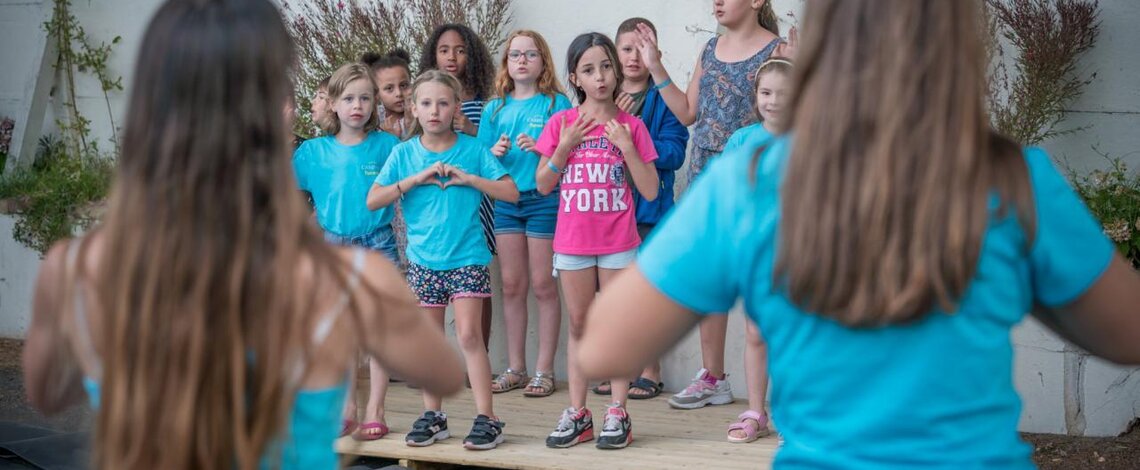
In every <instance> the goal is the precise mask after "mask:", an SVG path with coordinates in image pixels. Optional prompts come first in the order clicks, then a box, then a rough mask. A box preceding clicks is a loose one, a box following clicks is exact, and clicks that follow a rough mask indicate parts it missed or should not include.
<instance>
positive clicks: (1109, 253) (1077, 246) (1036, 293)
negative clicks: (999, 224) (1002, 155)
mask: <svg viewBox="0 0 1140 470" xmlns="http://www.w3.org/2000/svg"><path fill="white" fill-rule="evenodd" d="M1026 162H1027V164H1028V166H1029V175H1030V181H1031V182H1032V185H1033V198H1034V204H1035V206H1036V209H1037V233H1036V236H1035V237H1034V241H1033V248H1032V250H1031V251H1030V254H1029V258H1030V264H1031V267H1032V275H1033V297H1034V299H1035V300H1036V301H1037V303H1039V304H1041V305H1044V306H1046V307H1058V306H1061V305H1065V304H1068V303H1070V302H1072V301H1074V300H1076V298H1077V297H1079V296H1080V295H1081V294H1084V293H1085V291H1087V290H1088V289H1089V287H1092V285H1093V284H1094V283H1095V282H1096V281H1097V280H1098V279H1100V276H1101V274H1103V273H1104V271H1105V269H1107V268H1108V264H1109V262H1110V261H1111V260H1112V257H1113V256H1114V254H1115V251H1116V247H1115V246H1114V245H1113V243H1112V242H1111V241H1110V240H1109V239H1108V237H1106V236H1105V234H1104V231H1103V230H1102V229H1101V226H1100V223H1099V222H1097V220H1096V219H1095V218H1094V217H1093V215H1092V214H1091V213H1090V212H1089V210H1088V207H1086V206H1085V203H1084V201H1082V200H1081V198H1080V196H1079V195H1078V194H1077V193H1076V191H1074V190H1073V188H1072V187H1071V186H1070V185H1069V182H1068V181H1067V180H1066V179H1065V178H1064V176H1062V175H1061V174H1060V172H1058V171H1057V168H1056V167H1055V166H1054V165H1053V162H1052V161H1051V160H1050V159H1049V156H1048V155H1047V154H1046V153H1045V152H1044V151H1043V150H1041V149H1037V148H1031V149H1028V150H1027V151H1026Z"/></svg>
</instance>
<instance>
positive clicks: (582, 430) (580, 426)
mask: <svg viewBox="0 0 1140 470" xmlns="http://www.w3.org/2000/svg"><path fill="white" fill-rule="evenodd" d="M593 438H594V415H592V414H590V410H588V409H586V408H582V409H580V410H575V409H574V408H573V407H570V408H566V409H565V410H562V417H560V418H558V426H557V427H555V428H554V432H552V433H550V435H549V436H546V447H554V448H563V449H564V448H567V447H570V446H573V445H577V444H578V443H580V442H586V441H589V440H592V439H593Z"/></svg>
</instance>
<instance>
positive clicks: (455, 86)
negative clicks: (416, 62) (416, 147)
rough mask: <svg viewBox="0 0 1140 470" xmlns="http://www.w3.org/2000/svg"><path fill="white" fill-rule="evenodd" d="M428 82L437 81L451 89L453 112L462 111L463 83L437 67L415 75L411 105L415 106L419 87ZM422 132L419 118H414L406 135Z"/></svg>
mask: <svg viewBox="0 0 1140 470" xmlns="http://www.w3.org/2000/svg"><path fill="white" fill-rule="evenodd" d="M428 83H439V84H442V85H444V86H446V87H447V88H449V89H451V91H452V92H453V93H454V94H455V112H457V113H461V112H463V110H462V108H461V105H462V100H463V98H462V97H463V85H462V84H461V83H459V79H457V78H455V77H454V76H452V75H451V74H449V73H447V72H443V71H441V70H437V69H430V70H427V71H425V72H424V73H421V74H420V75H419V76H418V77H416V81H415V82H412V107H415V106H416V96H417V95H418V94H419V91H420V87H421V86H423V85H425V84H428ZM423 133H424V127H423V126H422V125H420V120H419V118H416V119H415V120H414V121H413V122H412V130H411V131H410V132H409V133H408V136H417V135H420V134H423Z"/></svg>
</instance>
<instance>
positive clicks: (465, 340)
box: [455, 325, 485, 352]
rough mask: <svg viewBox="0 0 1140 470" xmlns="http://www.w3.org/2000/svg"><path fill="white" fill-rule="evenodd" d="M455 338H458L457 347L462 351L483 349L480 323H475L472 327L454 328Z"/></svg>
mask: <svg viewBox="0 0 1140 470" xmlns="http://www.w3.org/2000/svg"><path fill="white" fill-rule="evenodd" d="M455 339H456V340H458V342H459V348H460V349H462V350H463V351H464V352H467V351H474V350H479V351H485V349H484V347H483V330H482V329H481V325H475V327H474V328H462V329H460V328H456V329H455Z"/></svg>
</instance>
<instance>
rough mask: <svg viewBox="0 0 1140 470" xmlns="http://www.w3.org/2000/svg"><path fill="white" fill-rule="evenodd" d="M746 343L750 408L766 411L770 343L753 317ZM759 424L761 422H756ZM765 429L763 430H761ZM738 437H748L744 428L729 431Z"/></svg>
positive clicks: (762, 412)
mask: <svg viewBox="0 0 1140 470" xmlns="http://www.w3.org/2000/svg"><path fill="white" fill-rule="evenodd" d="M747 324H748V327H747V330H746V332H745V335H746V336H745V340H746V342H745V345H744V381H745V382H747V383H748V409H749V410H752V411H755V412H757V413H760V414H761V415H763V414H766V413H765V412H764V399H765V398H766V397H767V395H768V344H767V343H765V342H764V338H762V337H761V336H760V330H759V329H758V328H756V324H755V323H753V322H752V320H751V319H749V320H747ZM756 424H757V425H759V424H760V423H756ZM761 431H763V430H761ZM729 435H730V436H732V437H734V438H738V439H743V438H744V437H746V433H745V432H744V430H735V431H732V432H730V433H729Z"/></svg>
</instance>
